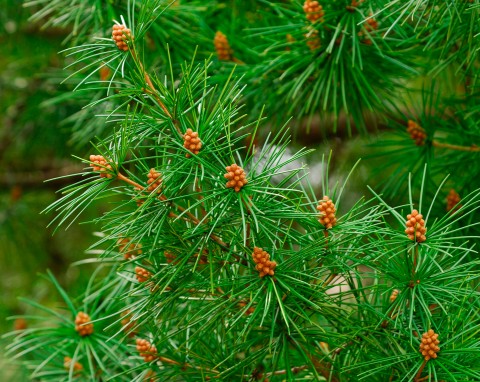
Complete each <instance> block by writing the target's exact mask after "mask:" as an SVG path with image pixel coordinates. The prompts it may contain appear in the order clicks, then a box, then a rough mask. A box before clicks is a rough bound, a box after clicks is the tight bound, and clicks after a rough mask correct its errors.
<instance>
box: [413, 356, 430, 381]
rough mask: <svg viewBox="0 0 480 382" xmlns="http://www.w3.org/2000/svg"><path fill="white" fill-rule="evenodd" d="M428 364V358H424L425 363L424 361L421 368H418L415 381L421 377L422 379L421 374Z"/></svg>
mask: <svg viewBox="0 0 480 382" xmlns="http://www.w3.org/2000/svg"><path fill="white" fill-rule="evenodd" d="M426 364H427V360H426V359H424V360H423V363H422V366H420V370H418V373H417V375H416V376H415V380H414V381H415V382H420V380H421V379H420V376H421V375H422V372H423V369H424V367H425V365H426Z"/></svg>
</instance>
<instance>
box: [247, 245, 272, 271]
mask: <svg viewBox="0 0 480 382" xmlns="http://www.w3.org/2000/svg"><path fill="white" fill-rule="evenodd" d="M252 256H253V261H255V264H257V265H256V267H255V268H256V269H257V271H258V272H259V276H260V277H264V276H266V275H270V276H273V275H274V274H275V268H276V266H277V263H276V262H275V261H270V255H269V254H268V253H267V252H266V251H264V250H263V249H262V248H258V247H255V248H253V254H252Z"/></svg>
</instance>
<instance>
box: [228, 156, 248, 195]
mask: <svg viewBox="0 0 480 382" xmlns="http://www.w3.org/2000/svg"><path fill="white" fill-rule="evenodd" d="M226 170H227V173H226V174H225V175H224V177H225V178H226V179H227V180H228V182H227V185H226V186H227V188H233V189H234V190H235V192H239V191H240V190H241V189H242V187H243V186H245V185H246V184H247V183H248V180H247V179H246V176H247V175H246V174H245V171H244V170H243V168H241V167H240V166H238V165H236V164H235V163H234V164H232V165H231V166H227V167H226Z"/></svg>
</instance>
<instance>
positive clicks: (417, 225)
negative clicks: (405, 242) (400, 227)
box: [405, 210, 427, 243]
mask: <svg viewBox="0 0 480 382" xmlns="http://www.w3.org/2000/svg"><path fill="white" fill-rule="evenodd" d="M406 226H407V228H406V230H405V233H406V234H407V236H408V238H409V239H410V240H413V241H416V242H417V243H423V242H424V241H425V240H427V237H426V236H425V234H426V233H427V228H426V227H425V220H423V215H422V214H420V213H418V211H417V210H413V211H412V213H411V214H408V215H407V223H406Z"/></svg>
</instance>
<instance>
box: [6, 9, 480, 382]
mask: <svg viewBox="0 0 480 382" xmlns="http://www.w3.org/2000/svg"><path fill="white" fill-rule="evenodd" d="M25 5H26V6H29V7H36V8H35V9H36V13H35V14H34V16H33V19H36V20H44V21H45V26H46V27H50V26H69V27H72V33H71V34H70V35H69V37H68V38H67V41H66V43H68V44H71V46H70V47H68V48H66V49H65V50H64V54H65V56H66V57H67V68H66V71H67V73H66V76H65V77H66V78H67V80H66V81H67V83H68V84H70V85H71V88H72V89H71V93H67V95H65V94H59V95H58V97H57V99H56V100H53V101H52V102H64V100H65V99H67V98H68V99H70V100H72V101H75V102H79V103H80V104H81V103H82V102H84V101H85V100H87V101H86V102H84V103H83V105H82V106H84V107H85V109H84V110H83V111H81V112H82V113H84V114H83V119H82V123H81V124H78V121H75V118H74V119H71V120H72V121H74V122H73V128H74V132H75V137H76V139H77V140H78V141H79V142H84V141H88V140H92V141H93V144H92V146H91V151H90V153H89V154H88V155H86V156H85V157H84V158H77V159H78V160H79V161H81V162H83V163H84V166H85V169H84V171H83V172H82V173H81V174H75V178H74V179H75V181H73V180H72V183H71V184H70V185H68V186H66V187H65V188H64V189H62V190H61V191H60V197H59V198H58V200H57V201H56V202H54V203H53V204H52V205H50V206H49V207H47V208H46V210H45V212H48V213H52V214H53V216H54V217H53V221H52V224H54V225H55V226H58V227H62V226H66V227H68V226H69V225H70V224H72V223H74V222H75V221H77V220H78V219H79V218H80V219H81V216H82V212H83V211H84V210H85V208H86V207H87V206H88V205H90V204H91V203H92V202H93V201H95V200H104V201H105V202H106V203H108V205H109V206H110V207H109V210H108V212H107V213H105V214H103V215H99V216H98V218H97V219H96V220H95V221H94V223H95V230H98V232H97V233H96V234H97V236H98V242H97V243H96V244H95V246H94V247H93V248H90V250H93V251H94V252H95V253H96V254H98V257H97V258H95V259H91V260H87V261H93V262H95V263H97V265H98V267H97V270H96V271H95V272H94V273H93V274H92V275H91V278H90V282H89V283H88V285H86V286H85V292H84V293H83V294H82V295H80V296H71V295H70V294H69V293H68V291H66V290H64V289H63V288H62V286H61V285H60V284H59V282H58V281H57V279H56V277H55V275H53V274H52V273H51V272H47V274H46V276H44V277H46V278H47V279H48V280H49V281H50V282H51V283H52V288H54V289H55V290H56V291H57V292H58V295H59V297H60V299H61V301H62V303H61V304H62V306H61V308H59V309H54V308H51V307H47V306H42V305H40V304H38V303H36V302H35V301H30V303H31V304H32V305H33V306H34V307H35V308H37V309H38V311H39V314H38V316H35V317H28V319H29V321H32V320H33V319H38V320H39V324H38V325H36V326H29V327H28V328H26V329H25V328H20V329H19V330H16V331H14V332H12V333H10V334H8V335H7V336H5V340H6V341H8V345H7V348H8V352H9V355H10V356H11V357H12V359H15V360H19V361H21V362H23V363H24V364H25V365H26V366H27V368H28V370H29V373H30V374H29V378H30V379H31V380H41V381H82V380H84V381H103V380H113V381H147V380H148V381H168V380H172V381H215V380H219V381H295V380H318V381H338V382H341V381H362V380H363V381H415V382H420V381H477V380H480V343H479V341H478V333H479V330H480V318H479V311H480V310H479V309H480V306H479V299H478V294H479V280H478V278H479V258H478V251H477V245H478V241H479V240H478V237H479V236H478V224H479V223H480V222H479V219H478V216H479V209H480V182H479V181H478V179H479V177H478V176H477V175H478V174H479V172H480V165H479V162H478V159H479V155H480V148H479V146H477V143H479V142H480V119H479V118H478V115H479V107H478V105H477V104H478V102H477V101H478V74H479V69H478V64H479V62H478V49H480V43H479V38H480V37H479V36H480V31H479V28H480V27H479V21H480V19H479V13H480V3H479V2H478V0H474V1H464V0H450V1H445V2H441V3H439V2H436V1H433V0H407V1H399V0H391V1H380V0H371V1H355V0H352V1H350V0H348V1H347V0H343V1H340V0H337V1H330V2H327V1H324V2H322V1H311V0H306V1H305V2H299V1H279V2H269V1H242V2H238V1H215V2H213V1H212V2H197V1H195V0H193V1H183V0H180V1H178V0H177V1H165V0H144V1H133V0H131V1H122V0H119V1H113V2H110V1H109V2H95V3H94V4H93V5H92V4H90V3H89V2H88V1H85V0H75V1H73V2H72V1H65V0H53V1H52V0H50V1H46V0H45V1H44V0H38V1H28V2H26V3H25ZM212 53H214V54H213V56H212ZM418 83H420V88H421V89H419V91H415V86H414V85H413V84H418ZM80 93H81V96H78V94H80ZM263 105H265V107H264V106H263ZM96 114H101V116H100V118H97V117H95V115H96ZM272 115H273V117H271V116H272ZM291 115H293V119H292V120H291V121H290V122H287V120H288V118H289V117H290V116H291ZM305 119H306V122H305V123H304V124H303V125H305V124H306V125H307V126H311V127H312V129H313V127H314V125H315V124H316V125H315V126H316V128H319V126H329V127H330V130H329V128H327V127H326V128H322V133H323V134H324V135H327V134H332V132H333V133H341V131H340V129H341V128H342V129H345V131H346V132H347V135H352V134H354V133H359V134H370V137H371V138H372V141H374V140H375V139H376V142H374V143H373V144H372V146H371V150H372V151H374V152H375V154H376V155H381V158H382V162H383V163H382V165H381V166H380V167H381V170H382V171H383V174H385V173H389V174H390V175H389V176H388V177H385V178H386V179H385V181H384V182H383V184H382V186H383V187H384V188H383V189H382V190H380V189H377V188H371V189H370V194H369V195H367V196H365V197H361V198H359V199H358V200H356V201H355V202H353V203H351V202H350V200H348V198H347V195H348V187H349V178H350V176H351V174H352V173H353V172H354V171H355V167H357V166H356V165H355V166H354V168H352V169H351V171H350V172H348V173H347V174H345V176H344V177H343V179H341V180H337V181H335V180H332V177H331V176H329V169H330V168H331V166H332V163H331V162H332V160H331V157H332V154H329V153H326V154H325V155H323V157H322V167H323V168H324V169H325V171H324V173H323V174H322V176H321V181H320V182H319V185H316V184H313V183H312V181H311V177H310V174H309V170H308V167H307V166H306V165H305V164H304V161H305V160H306V158H307V156H308V155H310V154H311V153H312V152H313V149H312V148H311V147H308V148H301V149H299V150H297V151H293V150H292V147H291V145H290V143H291V140H292V139H294V138H295V137H298V135H300V134H303V131H302V128H301V126H302V121H304V120H305ZM315 119H317V121H316V122H315V121H314V120H315ZM332 121H333V122H332ZM291 129H293V130H294V131H292V130H291ZM376 129H379V130H380V129H381V130H382V131H381V132H380V134H379V135H376V133H375V131H376ZM307 130H308V129H307ZM94 134H96V135H97V136H96V137H94ZM386 136H387V137H388V138H385V137H386ZM292 137H293V138H292ZM333 155H334V154H333ZM449 173H450V174H451V176H450V177H448V174H449ZM372 179H373V176H372ZM369 181H370V179H369V180H366V182H367V183H368V182H369ZM372 182H373V181H372ZM57 234H61V231H60V230H58V231H57ZM79 245H81V243H79Z"/></svg>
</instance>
